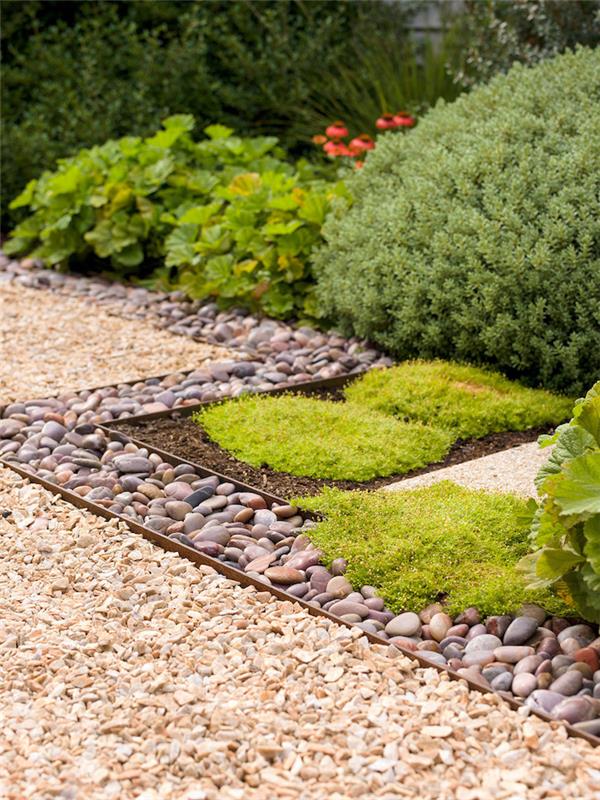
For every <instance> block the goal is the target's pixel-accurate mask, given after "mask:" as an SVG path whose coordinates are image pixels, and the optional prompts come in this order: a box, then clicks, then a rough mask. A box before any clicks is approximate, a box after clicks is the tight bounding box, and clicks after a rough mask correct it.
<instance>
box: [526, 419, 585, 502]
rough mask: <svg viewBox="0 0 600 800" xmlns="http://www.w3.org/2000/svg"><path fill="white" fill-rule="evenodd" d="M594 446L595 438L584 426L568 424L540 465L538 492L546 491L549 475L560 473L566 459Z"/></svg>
mask: <svg viewBox="0 0 600 800" xmlns="http://www.w3.org/2000/svg"><path fill="white" fill-rule="evenodd" d="M593 446H594V438H593V436H592V435H591V434H590V433H589V432H588V431H586V430H585V429H584V428H581V427H580V426H579V425H570V426H566V427H565V428H564V429H563V430H562V431H561V433H560V436H559V437H558V439H557V441H556V446H555V448H554V450H553V451H552V453H551V454H550V456H549V458H548V461H546V463H545V464H543V465H542V466H541V467H540V469H539V471H538V474H537V475H536V477H535V485H536V487H537V490H538V492H540V493H541V492H543V491H544V483H545V481H546V479H547V478H548V477H550V476H552V475H558V474H559V473H560V472H561V471H562V468H563V463H564V462H565V461H570V460H571V459H574V458H577V457H578V456H581V455H583V453H585V452H586V450H589V449H590V448H591V447H593Z"/></svg>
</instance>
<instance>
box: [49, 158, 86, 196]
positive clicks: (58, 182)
mask: <svg viewBox="0 0 600 800" xmlns="http://www.w3.org/2000/svg"><path fill="white" fill-rule="evenodd" d="M82 178H83V174H82V172H81V170H80V169H79V167H78V166H76V165H75V164H74V165H73V166H72V167H70V168H69V169H68V170H67V171H66V172H59V173H58V174H57V175H55V177H53V178H52V180H51V182H50V187H49V188H50V191H51V192H52V194H55V195H56V194H70V193H71V192H75V191H76V190H77V188H78V187H79V183H80V181H81V180H82Z"/></svg>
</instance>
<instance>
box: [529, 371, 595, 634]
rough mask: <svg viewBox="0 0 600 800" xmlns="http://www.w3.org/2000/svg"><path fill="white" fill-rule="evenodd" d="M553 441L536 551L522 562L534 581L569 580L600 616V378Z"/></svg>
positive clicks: (541, 480)
mask: <svg viewBox="0 0 600 800" xmlns="http://www.w3.org/2000/svg"><path fill="white" fill-rule="evenodd" d="M573 414H574V416H573V419H572V420H571V422H570V423H568V424H567V425H562V426H561V427H560V428H559V429H558V430H557V432H556V434H555V435H554V436H552V437H545V438H544V440H543V445H545V446H547V445H550V444H554V450H553V452H552V454H551V456H550V458H549V459H548V462H547V463H546V464H545V465H544V466H543V467H542V468H541V469H540V471H539V473H538V476H537V478H536V485H537V488H538V493H539V495H540V498H541V499H540V502H539V504H537V506H536V503H535V502H534V501H532V507H533V509H532V510H534V516H533V521H532V527H531V538H532V542H533V546H534V548H535V550H534V552H533V553H531V554H530V555H529V556H527V557H525V558H524V559H523V561H522V562H521V567H522V569H523V571H525V572H527V573H528V574H529V575H530V577H531V578H532V582H531V586H532V587H546V586H552V585H553V584H559V585H560V584H561V583H563V584H566V586H567V587H568V590H569V592H570V594H571V596H572V597H573V600H574V602H575V604H576V605H577V607H578V608H579V611H580V612H581V614H582V615H583V616H584V617H586V618H587V619H589V620H591V621H594V622H600V381H598V382H597V383H596V384H595V385H594V386H593V387H592V388H591V389H590V391H589V392H588V393H587V395H586V397H585V398H584V399H583V400H578V401H577V403H576V405H575V408H574V411H573Z"/></svg>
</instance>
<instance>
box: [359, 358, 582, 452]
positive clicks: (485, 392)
mask: <svg viewBox="0 0 600 800" xmlns="http://www.w3.org/2000/svg"><path fill="white" fill-rule="evenodd" d="M345 394H346V397H347V398H348V399H349V400H350V401H351V402H353V403H357V404H360V405H362V406H366V407H368V408H372V409H373V410H376V411H382V412H384V413H387V414H393V415H394V416H396V417H400V418H401V419H404V420H420V421H421V422H424V423H426V424H428V425H435V426H438V427H440V428H445V429H446V430H450V431H452V433H453V434H454V436H455V438H460V439H470V438H474V437H481V436H485V435H486V434H488V433H495V432H497V431H522V430H526V429H527V428H536V427H541V426H542V425H550V424H558V423H559V422H562V421H563V420H564V419H566V418H568V416H569V413H570V409H571V407H572V404H573V401H572V400H570V399H568V398H566V397H559V396H557V395H553V394H551V393H550V392H545V391H542V390H539V389H526V388H524V387H522V386H520V385H519V384H518V383H515V382H514V381H509V380H508V379H507V378H505V377H503V376H502V375H499V374H498V373H495V372H489V371H487V370H482V369H477V368H475V367H468V366H463V365H460V364H452V363H449V362H447V361H432V362H426V361H416V362H406V363H404V364H400V365H399V366H396V367H391V368H390V369H385V370H371V371H370V372H368V373H367V374H366V375H363V376H362V377H361V378H359V379H358V380H356V381H354V382H353V383H351V384H350V385H349V386H348V387H347V388H346V389H345Z"/></svg>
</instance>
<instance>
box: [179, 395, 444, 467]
mask: <svg viewBox="0 0 600 800" xmlns="http://www.w3.org/2000/svg"><path fill="white" fill-rule="evenodd" d="M194 419H195V421H196V422H198V423H200V424H201V425H202V427H203V428H204V430H205V431H206V432H207V433H208V435H209V436H210V437H211V439H213V441H215V442H217V444H219V445H220V446H221V447H223V448H224V449H225V450H228V451H229V452H231V453H233V455H235V456H236V458H238V459H240V460H242V461H245V462H246V463H247V464H251V465H252V466H253V467H260V466H262V465H263V464H266V465H268V466H269V467H271V468H272V469H275V470H279V471H280V472H289V473H291V474H292V475H302V476H308V477H311V478H329V479H333V480H354V481H367V480H370V479H371V478H377V477H380V476H387V475H394V474H395V473H402V472H409V471H410V470H412V469H418V468H419V467H424V466H425V465H426V464H429V463H431V462H433V461H438V460H439V459H441V458H443V457H444V456H445V455H446V453H447V452H448V450H449V449H450V446H451V444H452V440H453V436H452V434H450V433H449V432H447V431H444V430H438V429H437V428H430V427H426V426H425V425H422V424H421V423H418V422H414V423H406V422H400V421H399V420H395V419H393V418H391V417H389V416H387V415H385V414H381V413H379V412H377V411H371V410H370V409H362V408H360V407H358V406H355V405H353V404H352V403H336V402H333V401H330V400H318V399H314V398H310V397H300V396H294V395H287V396H283V397H257V396H246V397H241V398H240V399H239V400H238V401H237V402H228V403H223V404H221V405H215V406H210V407H208V408H207V409H204V410H203V411H200V412H198V414H196V415H195V416H194Z"/></svg>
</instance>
